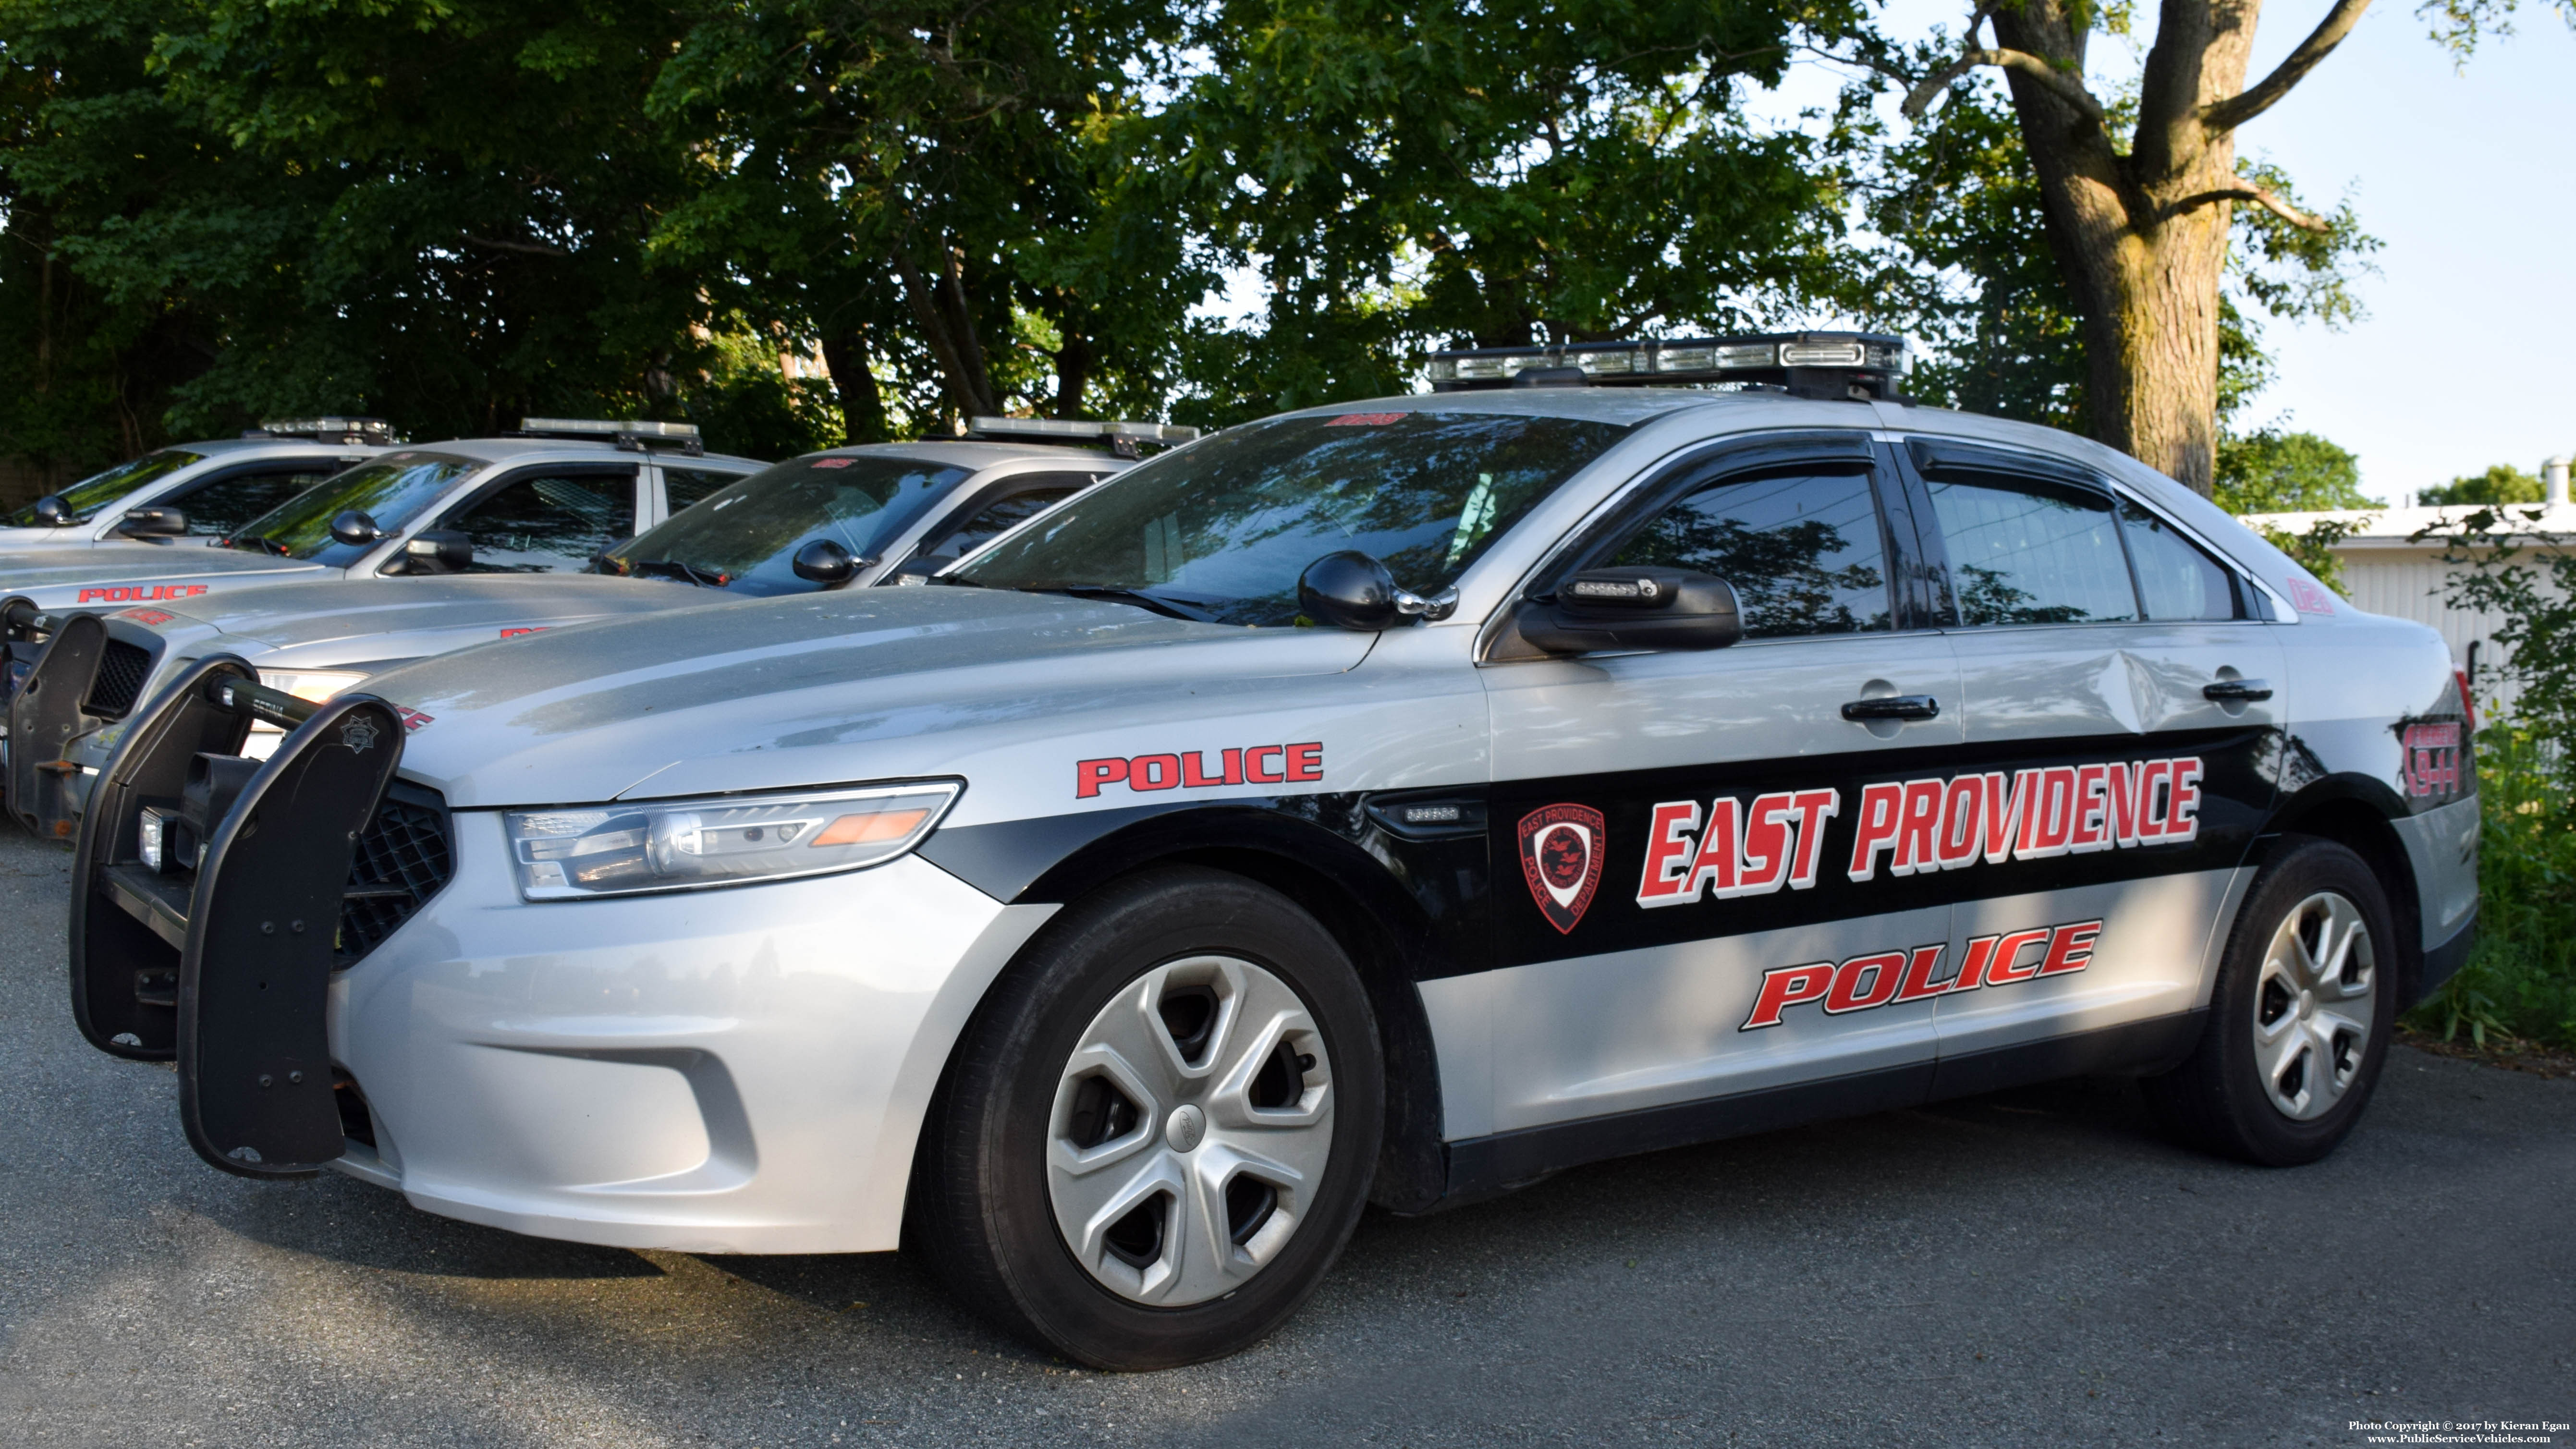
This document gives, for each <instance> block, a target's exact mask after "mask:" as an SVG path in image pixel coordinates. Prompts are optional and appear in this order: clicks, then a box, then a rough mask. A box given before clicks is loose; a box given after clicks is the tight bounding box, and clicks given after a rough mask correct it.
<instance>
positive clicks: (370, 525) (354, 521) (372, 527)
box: [331, 508, 385, 544]
mask: <svg viewBox="0 0 2576 1449" xmlns="http://www.w3.org/2000/svg"><path fill="white" fill-rule="evenodd" d="M384 536H385V531H384V530H383V529H381V528H378V527H376V521H375V520H374V519H373V518H370V517H368V516H367V512H366V510H365V509H362V508H345V509H342V510H341V511H340V512H339V513H338V514H337V515H335V516H334V517H333V518H332V520H331V537H333V538H334V539H337V540H338V541H340V542H342V543H346V544H369V543H374V542H375V541H376V540H378V539H380V538H383V537H384Z"/></svg>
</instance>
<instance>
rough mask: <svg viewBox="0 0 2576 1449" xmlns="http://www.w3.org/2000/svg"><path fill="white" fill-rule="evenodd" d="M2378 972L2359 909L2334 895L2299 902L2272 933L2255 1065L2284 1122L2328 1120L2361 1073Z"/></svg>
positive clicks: (2257, 1009)
mask: <svg viewBox="0 0 2576 1449" xmlns="http://www.w3.org/2000/svg"><path fill="white" fill-rule="evenodd" d="M2377 966H2378V961H2377V958H2376V957H2375V956H2374V954H2373V953H2372V951H2371V946H2370V930H2369V928H2368V927H2367V926H2366V925H2364V924H2363V922H2362V918H2361V910H2360V908H2359V907H2357V906H2355V905H2354V904H2353V903H2352V902H2351V901H2349V900H2347V899H2345V898H2344V897H2342V896H2340V895H2337V894H2336V893H2335V892H2333V891H2319V892H2318V893H2316V894H2315V895H2312V896H2310V897H2308V898H2307V899H2306V900H2304V901H2301V902H2299V904H2298V907H2297V909H2295V910H2293V911H2291V912H2290V913H2289V915H2287V916H2285V917H2283V918H2282V921H2281V925H2280V928H2279V929H2277V930H2275V931H2274V932H2273V933H2272V944H2271V945H2269V946H2267V947H2265V948H2264V950H2263V974H2262V976H2261V977H2260V979H2259V980H2258V981H2257V982H2256V984H2255V988H2254V1021H2253V1026H2254V1064H2255V1069H2256V1070H2258V1071H2260V1072H2261V1073H2262V1074H2263V1090H2264V1091H2265V1092H2266V1093H2268V1094H2269V1095H2270V1096H2271V1098H2272V1105H2273V1107H2275V1108H2276V1109H2278V1110H2279V1111H2280V1113H2281V1115H2282V1116H2285V1117H2290V1118H2295V1119H2298V1120H2301V1121H2305V1120H2307V1119H2308V1118H2311V1117H2318V1116H2322V1115H2324V1114H2325V1113H2326V1112H2328V1111H2331V1110H2333V1108H2334V1105H2335V1103H2337V1102H2340V1101H2342V1100H2343V1094H2344V1092H2345V1091H2346V1090H2348V1089H2349V1088H2350V1087H2351V1086H2352V1084H2353V1080H2354V1078H2356V1077H2358V1076H2359V1075H2360V1073H2361V1060H2362V1054H2363V1052H2364V1051H2365V1050H2366V1049H2367V1048H2368V1047H2369V1045H2370V1025H2371V1019H2372V1017H2373V1015H2374V1014H2375V1013H2376V1011H2377V1009H2378V998H2377V993H2376V991H2375V989H2374V988H2375V986H2376V978H2375V977H2374V975H2373V973H2374V971H2375V970H2376V968H2377Z"/></svg>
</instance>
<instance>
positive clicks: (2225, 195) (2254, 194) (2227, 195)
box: [2165, 176, 2334, 231]
mask: <svg viewBox="0 0 2576 1449" xmlns="http://www.w3.org/2000/svg"><path fill="white" fill-rule="evenodd" d="M2222 201H2250V202H2252V203H2254V204H2255V205H2256V206H2259V207H2261V208H2263V209H2264V210H2265V211H2268V212H2270V213H2272V214H2273V215H2274V216H2277V217H2279V218H2280V219H2281V220H2283V221H2286V222H2288V223H2289V224H2290V225H2292V226H2295V227H2297V228H2298V229H2299V230H2301V231H2332V230H2334V223H2332V222H2329V221H2326V220H2325V219H2323V218H2322V217H2315V216H2310V215H2309V214H2308V213H2306V212H2304V211H2301V210H2299V209H2298V208H2297V207H2295V206H2292V205H2291V204H2290V203H2288V202H2286V201H2283V200H2282V199H2281V198H2280V197H2279V196H2277V195H2275V194H2273V193H2272V192H2271V191H2269V190H2267V189H2265V188H2264V187H2260V186H2257V185H2255V184H2254V183H2253V182H2251V181H2248V180H2246V179H2245V178H2244V177H2242V176H2239V177H2237V178H2236V184H2235V185H2233V186H2222V187H2220V188H2218V189H2217V190H2215V191H2204V192H2201V193H2200V194H2199V195H2197V196H2186V197H2184V198H2183V199H2182V200H2180V201H2177V202H2175V203H2174V204H2173V205H2171V206H2168V207H2166V208H2165V215H2166V216H2168V217H2175V216H2180V215H2182V214H2183V213H2184V212H2186V211H2197V210H2199V209H2200V208H2202V207H2204V206H2214V205H2216V204H2218V203H2219V202H2222Z"/></svg>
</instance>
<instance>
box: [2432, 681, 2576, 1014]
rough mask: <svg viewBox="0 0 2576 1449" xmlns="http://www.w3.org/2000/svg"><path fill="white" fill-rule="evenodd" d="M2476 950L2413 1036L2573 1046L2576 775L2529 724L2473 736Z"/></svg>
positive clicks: (2503, 724) (2501, 724) (2503, 723)
mask: <svg viewBox="0 0 2576 1449" xmlns="http://www.w3.org/2000/svg"><path fill="white" fill-rule="evenodd" d="M2478 800H2479V814H2480V816H2481V837H2480V839H2481V843H2480V846H2479V851H2478V942H2477V946H2476V948H2475V949H2474V950H2473V951H2472V952H2471V953H2470V955H2469V959H2468V962H2467V964H2466V965H2464V966H2462V967H2461V968H2460V972H2459V974H2458V975H2457V976H2454V977H2453V978H2451V980H2450V981H2449V982H2447V983H2446V984H2445V985H2444V986H2443V987H2442V989H2441V990H2439V991H2437V992H2435V993H2434V994H2433V996H2432V997H2431V998H2430V999H2429V1000H2427V1001H2426V1002H2425V1003H2424V1004H2423V1005H2421V1006H2419V1007H2417V1008H2416V1009H2415V1013H2414V1016H2413V1023H2414V1025H2415V1026H2416V1027H2418V1028H2419V1029H2422V1030H2425V1031H2430V1032H2435V1033H2438V1034H2440V1035H2441V1036H2442V1037H2443V1038H2444V1039H2445V1040H2449V1039H2452V1038H2455V1037H2457V1036H2459V1035H2461V1034H2463V1033H2465V1034H2466V1035H2467V1036H2468V1037H2469V1038H2470V1039H2471V1040H2472V1041H2474V1042H2476V1043H2477V1044H2478V1045H2480V1046H2485V1045H2487V1043H2488V1039H2489V1038H2491V1037H2501V1038H2521V1039H2524V1040H2527V1041H2534V1042H2541V1043H2545V1044H2547V1045H2551V1046H2557V1047H2576V769H2571V768H2570V765H2569V761H2568V759H2567V755H2566V752H2565V751H2564V750H2562V749H2560V748H2559V747H2558V746H2557V745H2556V744H2555V743H2554V742H2553V741H2550V740H2547V739H2544V738H2543V737H2542V736H2540V735H2539V734H2538V733H2537V732H2535V731H2534V730H2532V729H2531V728H2529V727H2528V726H2525V725H2519V724H2516V723H2514V722H2513V721H2511V720H2500V721H2497V722H2496V723H2493V724H2490V725H2488V726H2487V727H2486V728H2484V729H2482V730H2480V731H2479V732H2478Z"/></svg>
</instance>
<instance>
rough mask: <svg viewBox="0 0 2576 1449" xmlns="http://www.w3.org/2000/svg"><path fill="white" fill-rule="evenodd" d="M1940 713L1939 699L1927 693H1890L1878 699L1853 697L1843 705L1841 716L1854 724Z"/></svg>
mask: <svg viewBox="0 0 2576 1449" xmlns="http://www.w3.org/2000/svg"><path fill="white" fill-rule="evenodd" d="M1940 713H1941V701H1939V700H1937V699H1934V698H1933V697H1932V696H1930V695H1928V694H1891V695H1886V696H1883V697H1881V698H1878V699H1855V700H1853V701H1851V702H1850V703H1849V704H1846V705H1844V706H1843V718H1845V719H1847V720H1851V721H1853V722H1854V723H1856V724H1866V723H1868V722H1869V721H1871V720H1877V719H1914V720H1920V719H1934V718H1937V717H1939V715H1940Z"/></svg>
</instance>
